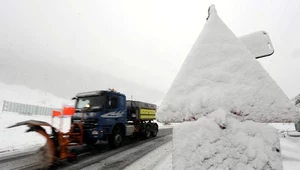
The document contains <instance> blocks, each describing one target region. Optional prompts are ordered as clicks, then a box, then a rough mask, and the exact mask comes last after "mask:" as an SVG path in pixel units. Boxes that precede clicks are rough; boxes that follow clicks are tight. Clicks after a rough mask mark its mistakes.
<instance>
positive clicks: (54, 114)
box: [52, 110, 61, 117]
mask: <svg viewBox="0 0 300 170" xmlns="http://www.w3.org/2000/svg"><path fill="white" fill-rule="evenodd" d="M59 116H61V113H60V111H58V110H53V111H52V117H59Z"/></svg>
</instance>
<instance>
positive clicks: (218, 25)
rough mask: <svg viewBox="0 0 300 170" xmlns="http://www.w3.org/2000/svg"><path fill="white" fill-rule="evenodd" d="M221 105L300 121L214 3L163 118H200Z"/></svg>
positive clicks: (259, 117)
mask: <svg viewBox="0 0 300 170" xmlns="http://www.w3.org/2000/svg"><path fill="white" fill-rule="evenodd" d="M246 40H247V37H246ZM259 43H261V42H260V41H259ZM247 44H248V45H249V43H248V42H247ZM252 47H253V48H254V47H255V46H252ZM255 48H256V47H255ZM258 52H260V51H258ZM219 108H220V109H224V110H226V111H230V110H234V111H235V112H237V113H238V114H241V115H242V116H244V118H245V119H248V120H253V121H256V122H292V121H294V120H298V119H299V113H298V111H297V110H296V108H295V107H294V105H293V103H292V102H291V101H290V99H289V98H288V97H287V96H286V95H285V94H284V92H283V91H282V90H281V89H280V87H279V86H278V85H277V84H276V82H275V81H274V80H273V79H272V78H271V77H270V75H269V74H268V73H267V72H266V70H264V68H263V67H262V66H261V65H260V63H259V62H258V61H256V60H255V57H254V55H253V54H252V53H251V52H250V51H249V50H248V49H247V48H246V46H245V45H244V43H243V42H242V41H241V40H239V39H238V38H237V37H236V36H235V35H234V34H233V32H232V31H231V30H230V29H229V28H228V27H227V26H226V25H225V24H224V23H223V21H222V20H221V19H220V18H219V17H218V15H217V12H216V10H215V8H214V6H211V7H210V16H209V18H208V20H207V23H206V25H205V26H204V28H203V30H202V32H201V33H200V35H199V37H198V39H197V40H196V42H195V44H194V45H193V47H192V49H191V51H190V53H189V54H188V56H187V58H186V59H185V61H184V63H183V65H182V67H181V69H180V71H179V73H178V75H177V76H176V78H175V79H174V81H173V83H172V85H171V87H170V89H169V91H168V92H167V94H166V96H165V98H164V100H163V102H162V104H161V105H160V107H159V109H158V113H157V120H158V121H162V122H181V121H184V120H190V119H194V118H196V119H197V118H199V117H201V116H204V115H207V114H208V113H210V112H213V111H215V110H217V109H219Z"/></svg>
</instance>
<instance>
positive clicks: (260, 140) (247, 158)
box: [173, 110, 282, 170]
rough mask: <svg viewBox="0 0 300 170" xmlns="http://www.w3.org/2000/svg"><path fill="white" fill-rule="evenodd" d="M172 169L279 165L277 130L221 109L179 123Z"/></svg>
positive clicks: (215, 169) (245, 169)
mask: <svg viewBox="0 0 300 170" xmlns="http://www.w3.org/2000/svg"><path fill="white" fill-rule="evenodd" d="M183 139H188V140H183ZM173 169H206V170H218V169H220V170H225V169H231V170H252V169H253V170H254V169H260V170H271V169H272V170H279V169H282V164H281V155H280V143H279V138H278V133H277V130H276V129H275V128H273V127H271V126H268V125H265V124H260V123H255V122H253V121H249V120H248V121H243V120H240V119H239V117H238V116H236V115H234V114H232V113H228V112H225V111H223V110H217V111H215V112H213V113H211V114H210V115H209V116H205V117H201V118H199V119H198V120H197V121H193V122H184V123H181V124H179V125H177V126H175V127H174V129H173Z"/></svg>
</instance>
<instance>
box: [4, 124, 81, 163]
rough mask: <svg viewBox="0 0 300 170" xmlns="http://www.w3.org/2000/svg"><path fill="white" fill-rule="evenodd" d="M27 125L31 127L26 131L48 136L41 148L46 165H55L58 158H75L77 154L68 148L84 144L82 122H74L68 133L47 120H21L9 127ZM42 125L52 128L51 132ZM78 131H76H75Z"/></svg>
mask: <svg viewBox="0 0 300 170" xmlns="http://www.w3.org/2000/svg"><path fill="white" fill-rule="evenodd" d="M23 125H27V126H28V127H29V129H28V130H27V131H26V132H32V131H35V132H37V133H39V134H41V135H42V136H44V137H45V138H46V144H45V146H43V147H42V148H41V150H42V151H43V156H44V159H45V160H44V161H43V164H45V166H46V167H49V166H51V165H53V164H54V163H55V162H56V161H57V160H63V159H71V160H72V159H74V158H76V154H74V153H71V152H70V151H69V150H68V146H74V145H82V144H83V128H82V125H81V124H80V123H74V124H72V127H71V130H70V132H68V133H63V132H60V131H59V130H58V129H56V128H55V127H53V126H52V125H50V124H49V123H47V122H43V121H37V120H28V121H24V122H19V123H17V124H15V125H12V126H9V127H7V128H13V127H18V126H23ZM42 126H48V127H50V128H51V133H50V134H48V133H47V132H46V130H45V129H44V128H43V127H42ZM75 131H76V132H75Z"/></svg>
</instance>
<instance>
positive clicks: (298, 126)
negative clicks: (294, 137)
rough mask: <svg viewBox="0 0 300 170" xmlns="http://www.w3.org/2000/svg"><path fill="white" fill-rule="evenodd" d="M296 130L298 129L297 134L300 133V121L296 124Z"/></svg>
mask: <svg viewBox="0 0 300 170" xmlns="http://www.w3.org/2000/svg"><path fill="white" fill-rule="evenodd" d="M295 129H296V131H297V132H300V121H298V122H297V123H295Z"/></svg>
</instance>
